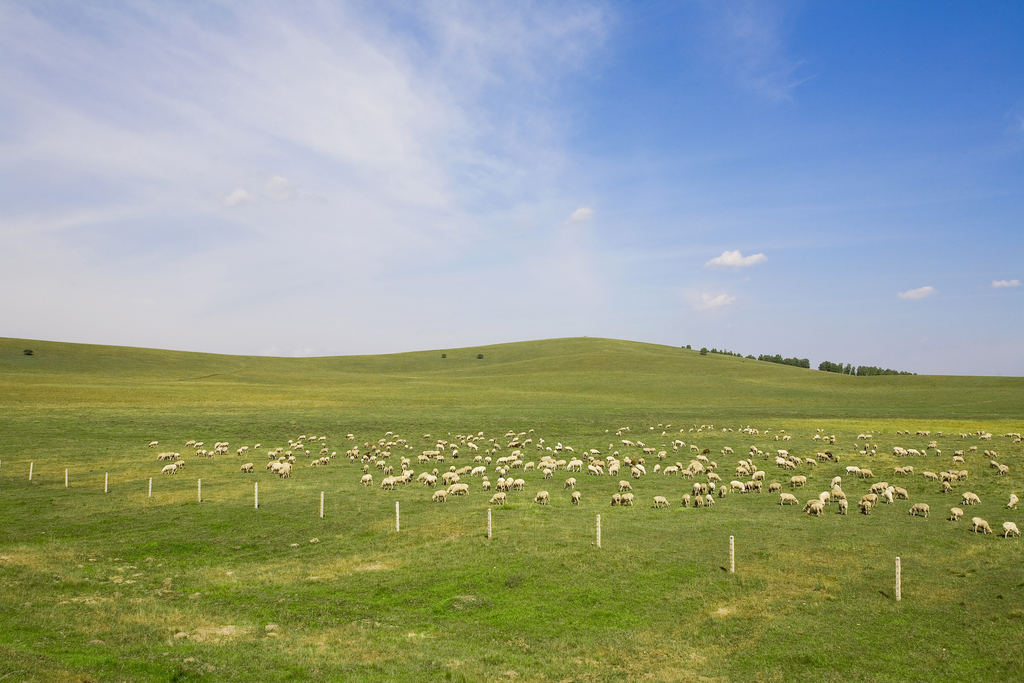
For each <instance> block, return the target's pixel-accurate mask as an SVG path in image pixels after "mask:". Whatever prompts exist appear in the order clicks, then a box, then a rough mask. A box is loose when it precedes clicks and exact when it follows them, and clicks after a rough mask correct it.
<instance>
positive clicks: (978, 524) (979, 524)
mask: <svg viewBox="0 0 1024 683" xmlns="http://www.w3.org/2000/svg"><path fill="white" fill-rule="evenodd" d="M971 523H972V524H973V525H974V526H973V527H972V530H973V531H974V532H975V533H977V532H978V530H979V529H980V530H981V533H982V534H990V533H992V527H990V526H989V525H988V522H986V521H985V520H983V519H982V518H981V517H972V518H971Z"/></svg>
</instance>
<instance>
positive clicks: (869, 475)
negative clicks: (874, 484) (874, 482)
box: [857, 469, 875, 479]
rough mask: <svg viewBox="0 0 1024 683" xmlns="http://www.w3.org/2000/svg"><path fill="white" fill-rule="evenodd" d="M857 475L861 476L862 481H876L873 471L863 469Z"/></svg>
mask: <svg viewBox="0 0 1024 683" xmlns="http://www.w3.org/2000/svg"><path fill="white" fill-rule="evenodd" d="M857 474H858V475H859V476H860V478H861V479H874V478H875V473H874V472H872V471H871V470H866V469H861V471H860V472H858V473H857Z"/></svg>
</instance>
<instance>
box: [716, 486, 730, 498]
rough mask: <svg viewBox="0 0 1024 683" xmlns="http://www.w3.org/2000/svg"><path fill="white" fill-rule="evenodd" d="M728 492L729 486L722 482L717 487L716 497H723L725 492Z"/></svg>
mask: <svg viewBox="0 0 1024 683" xmlns="http://www.w3.org/2000/svg"><path fill="white" fill-rule="evenodd" d="M728 493H729V487H728V486H726V485H725V484H722V485H721V486H719V487H718V497H719V498H725V496H726V494H728Z"/></svg>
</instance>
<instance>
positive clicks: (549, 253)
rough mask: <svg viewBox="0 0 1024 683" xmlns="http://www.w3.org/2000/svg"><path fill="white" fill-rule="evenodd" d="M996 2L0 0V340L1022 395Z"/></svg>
mask: <svg viewBox="0 0 1024 683" xmlns="http://www.w3.org/2000/svg"><path fill="white" fill-rule="evenodd" d="M1021 35H1024V5H1022V4H1019V3H1010V2H974V3H954V2H941V1H939V0H929V1H927V2H904V3H892V2H857V3H852V2H829V3H812V2H773V1H770V0H766V1H765V2H731V1H723V2H712V1H707V2H703V1H692V2H685V1H679V2H657V1H652V2H582V1H581V2H576V1H573V0H560V1H556V2H541V1H538V2H487V1H485V0H471V1H466V2H462V1H460V0H448V1H430V2H422V3H417V2H407V1H402V2H388V1H387V0H383V1H379V0H378V1H375V2H369V1H368V2H361V1H354V2H328V1H321V2H315V1H311V2H303V3H292V2H273V1H266V2H230V1H225V2H201V1H197V2H188V3H166V2H148V1H146V0H138V1H134V2H92V3H81V2H46V1H45V0H32V1H25V2H19V1H18V0H6V1H5V2H2V3H0V283H2V285H0V293H2V296H0V336H8V337H20V338H26V339H46V340H54V341H67V342H83V343H96V344H115V345H125V346H141V347H152V348H164V349H179V350H188V351H204V352H214V353H228V354H252V355H276V356H311V355H316V356H325V355H350V354H377V353H392V352H401V351H415V350H424V349H453V348H458V347H466V346H474V345H483V344H494V343H502V342H512V341H521V340H529V339H546V338H555V337H575V336H583V335H588V336H592V337H611V338H617V339H629V340H635V341H642V342H651V343H658V344H668V345H672V346H684V345H687V344H690V345H692V346H693V347H694V348H699V347H702V346H706V347H708V348H719V349H728V350H730V351H735V352H740V353H743V354H744V355H746V354H753V355H755V356H756V355H760V354H769V355H774V354H781V355H783V356H786V357H792V356H796V357H798V358H809V359H810V360H811V364H812V367H817V365H818V363H820V362H821V361H825V360H827V361H831V362H839V363H851V364H853V365H854V366H857V365H874V366H880V367H885V368H893V369H896V370H905V371H910V372H917V373H921V374H925V373H928V374H952V375H1012V376H1021V375H1024V288H1022V287H1021V281H1022V280H1024V68H1022V65H1024V41H1022V40H1021V39H1020V36H1021Z"/></svg>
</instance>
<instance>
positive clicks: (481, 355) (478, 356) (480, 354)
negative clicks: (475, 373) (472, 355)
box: [476, 353, 484, 360]
mask: <svg viewBox="0 0 1024 683" xmlns="http://www.w3.org/2000/svg"><path fill="white" fill-rule="evenodd" d="M483 357H484V354H482V353H478V354H476V359H477V360H480V359H481V358H483Z"/></svg>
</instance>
